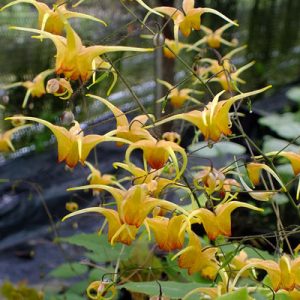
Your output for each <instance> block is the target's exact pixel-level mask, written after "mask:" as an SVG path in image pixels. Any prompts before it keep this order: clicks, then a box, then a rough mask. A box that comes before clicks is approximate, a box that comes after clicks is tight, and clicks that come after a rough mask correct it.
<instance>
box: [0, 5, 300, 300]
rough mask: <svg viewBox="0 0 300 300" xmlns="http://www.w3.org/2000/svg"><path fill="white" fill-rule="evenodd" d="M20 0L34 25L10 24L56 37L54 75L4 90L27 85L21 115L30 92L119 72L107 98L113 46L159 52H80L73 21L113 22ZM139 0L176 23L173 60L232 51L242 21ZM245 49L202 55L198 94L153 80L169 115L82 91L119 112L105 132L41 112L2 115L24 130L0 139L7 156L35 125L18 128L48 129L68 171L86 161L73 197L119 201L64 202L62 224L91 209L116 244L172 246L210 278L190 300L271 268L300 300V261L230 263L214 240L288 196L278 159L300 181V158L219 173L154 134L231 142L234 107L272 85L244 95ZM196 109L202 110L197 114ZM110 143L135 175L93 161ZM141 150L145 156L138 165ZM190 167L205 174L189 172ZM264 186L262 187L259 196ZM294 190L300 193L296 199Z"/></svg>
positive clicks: (108, 288) (101, 288)
mask: <svg viewBox="0 0 300 300" xmlns="http://www.w3.org/2000/svg"><path fill="white" fill-rule="evenodd" d="M23 2H24V3H29V4H32V5H33V6H34V7H35V8H36V9H37V11H38V29H35V28H24V27H11V29H14V30H20V31H24V32H29V33H33V34H35V36H34V38H35V39H38V40H39V41H42V42H43V40H44V39H49V40H51V41H52V42H53V43H54V45H55V48H56V53H55V54H54V57H55V66H54V67H53V69H49V70H46V71H43V72H41V73H40V74H38V75H37V76H36V77H35V78H34V79H33V80H32V81H26V82H18V83H13V84H11V85H8V86H6V88H11V87H15V86H23V87H25V88H26V89H27V92H26V95H25V100H24V101H23V104H22V107H23V108H25V107H26V105H27V102H28V100H29V97H30V96H31V97H42V96H43V95H44V94H46V93H49V94H51V95H53V96H55V97H59V98H61V99H63V100H69V101H70V100H71V99H72V95H73V87H72V86H73V83H74V82H75V81H80V82H81V83H84V85H85V84H88V83H89V81H90V80H92V84H96V83H97V80H96V79H95V76H94V75H95V72H96V70H102V71H103V70H104V71H105V72H111V73H112V74H113V76H114V82H113V84H112V86H111V88H110V89H109V92H110V91H111V89H112V87H113V85H114V83H115V81H116V80H117V74H118V72H117V71H116V70H115V69H114V66H113V65H112V63H111V62H110V61H109V60H107V58H106V56H105V55H104V54H106V53H110V52H118V51H122V52H123V51H134V52H151V51H154V49H153V48H139V47H129V46H114V45H112V46H106V45H94V46H85V45H84V44H83V42H82V40H81V38H80V37H79V35H78V34H77V33H76V31H75V30H74V29H73V28H72V26H71V25H70V24H69V22H68V19H70V18H74V17H75V18H76V17H78V18H86V19H90V20H92V21H96V22H98V23H100V24H102V25H105V26H106V23H105V22H104V21H102V20H99V19H97V18H95V17H92V16H90V15H85V14H81V13H77V12H73V11H69V10H68V9H67V6H66V5H65V4H63V5H58V4H57V5H54V6H53V8H52V9H51V8H49V7H48V6H47V5H46V4H44V3H42V2H39V1H36V0H16V1H12V2H11V3H9V4H7V5H6V6H4V7H3V8H2V9H1V11H3V10H5V9H7V8H9V7H10V6H13V5H17V4H20V3H23ZM137 2H138V3H139V4H140V5H142V6H143V7H144V8H145V9H147V10H148V11H149V13H148V15H147V16H146V18H145V20H144V22H146V20H147V18H148V16H149V15H150V14H156V15H158V16H160V17H167V18H169V19H170V20H171V21H172V22H173V24H174V40H168V39H165V40H164V41H163V45H161V46H162V47H163V48H164V51H165V54H166V53H167V56H168V57H172V58H175V59H176V57H177V55H178V54H179V51H180V50H181V49H184V48H186V49H187V50H188V51H189V50H194V51H198V50H199V48H198V47H200V46H201V47H202V46H203V45H208V47H210V48H215V49H221V46H230V47H236V46H237V41H236V40H235V39H233V40H232V41H231V42H229V41H227V40H225V39H223V38H222V34H223V32H224V31H225V30H227V29H229V28H230V27H231V26H232V25H237V24H236V22H235V21H232V20H230V19H229V18H227V17H226V16H224V15H223V14H221V13H220V12H218V11H217V10H214V9H211V8H206V7H205V8H200V7H195V3H194V1H193V0H183V2H182V7H179V8H175V7H166V6H159V7H155V8H150V7H149V6H148V5H146V4H145V3H144V2H142V1H141V0H139V1H137ZM205 13H211V14H214V15H217V16H219V17H221V18H222V19H223V20H225V21H226V22H227V23H226V24H225V25H223V26H222V27H220V28H218V29H215V30H212V29H210V28H208V27H205V26H203V25H202V24H201V21H202V20H201V19H202V15H203V14H205ZM199 30H201V31H202V32H204V34H205V36H204V37H202V38H200V39H199V40H198V41H197V42H196V43H194V44H193V45H190V44H188V43H181V41H179V40H181V38H182V36H181V34H182V35H183V37H188V36H189V35H190V34H191V33H192V31H199ZM64 32H65V34H64ZM221 44H222V45H221ZM158 48H159V47H158ZM243 49H244V47H240V48H236V49H234V50H232V51H230V52H229V53H227V54H226V55H224V56H221V54H220V57H221V58H220V57H218V58H210V57H207V58H202V59H200V61H199V64H197V68H196V69H194V70H193V72H191V74H188V75H189V78H192V82H190V83H191V86H194V88H191V86H189V87H182V86H180V83H179V84H173V83H169V82H167V81H165V80H163V79H157V84H161V85H163V86H164V87H165V88H167V89H168V92H167V93H166V94H165V95H164V97H162V98H161V99H158V100H157V101H156V102H157V103H162V102H166V101H168V100H170V103H171V105H172V107H173V109H174V113H173V114H172V115H171V116H167V117H165V118H162V119H156V116H154V115H152V114H151V113H148V112H147V111H146V110H145V111H144V110H143V111H142V113H141V114H138V115H136V116H135V117H134V118H132V119H129V118H128V117H127V116H126V113H125V112H124V111H122V110H121V109H120V108H119V107H117V106H116V105H115V104H113V103H112V102H111V101H110V100H109V99H106V98H103V97H101V96H98V95H93V94H90V93H86V94H85V95H84V97H85V99H86V100H87V101H90V102H92V101H97V103H98V104H99V105H101V107H102V108H103V110H107V111H109V112H111V113H112V114H113V121H112V123H113V125H112V127H111V128H110V130H109V131H108V132H106V133H105V134H103V135H99V134H94V133H88V132H85V131H86V128H84V127H83V126H82V125H81V124H80V123H79V122H78V121H77V120H72V126H70V128H66V127H64V126H60V125H56V124H52V123H51V122H49V121H47V120H44V119H41V118H38V117H33V116H22V115H18V116H12V117H8V118H7V119H8V120H11V121H13V122H15V123H18V122H19V123H20V125H21V126H19V127H16V128H14V129H10V130H7V131H4V132H3V133H1V134H0V151H1V152H9V151H14V147H13V145H12V142H11V138H12V136H13V135H14V133H16V132H17V131H19V130H20V129H23V128H26V127H28V126H29V125H23V124H22V122H24V121H32V122H37V123H39V124H42V125H44V126H45V127H46V128H48V129H49V130H50V131H51V132H52V133H53V135H54V136H55V138H56V140H57V148H58V150H57V151H58V162H59V163H61V162H65V164H66V165H67V166H68V167H69V168H75V167H77V165H78V163H80V164H81V165H82V166H84V167H87V168H88V170H89V172H90V175H89V176H88V178H87V180H88V182H89V184H87V185H84V186H80V187H73V188H70V189H69V191H78V190H92V192H93V195H94V196H95V197H97V196H99V195H100V194H103V193H106V192H108V193H109V194H110V195H111V198H110V199H112V200H111V201H109V203H106V204H107V205H99V206H95V207H88V208H83V209H78V205H77V204H76V203H73V202H70V203H69V204H68V205H67V209H68V210H69V211H70V213H69V214H68V215H66V216H65V217H64V218H63V221H65V220H69V219H70V218H73V217H75V216H79V215H82V214H86V213H96V214H100V215H101V216H104V218H105V222H104V225H106V224H107V225H108V229H107V237H108V241H109V242H110V243H111V245H114V244H115V243H122V244H124V245H127V246H129V245H131V244H132V243H134V241H135V240H136V239H137V237H139V235H140V234H141V233H142V232H147V233H148V236H149V239H150V240H151V238H152V237H154V243H155V244H156V246H157V248H159V249H160V250H161V251H165V252H174V251H175V252H176V251H177V253H176V254H174V256H173V257H172V260H175V259H177V261H178V266H179V267H180V268H182V269H186V270H187V272H188V274H189V275H192V274H194V273H199V274H200V275H201V276H202V277H204V278H207V279H209V280H211V281H212V282H213V283H214V286H211V287H205V288H204V287H200V288H197V289H196V290H192V291H191V292H189V293H188V294H187V296H186V298H187V297H189V296H190V295H191V294H194V293H200V294H205V295H206V296H207V297H209V298H210V299H215V298H217V297H218V296H221V295H223V294H226V293H228V292H232V291H235V290H238V289H239V288H240V287H239V284H238V280H239V278H240V277H243V276H244V277H248V278H249V279H250V280H252V281H249V282H250V283H251V282H255V280H256V278H257V277H256V274H255V271H257V270H259V269H263V270H265V271H266V273H267V277H268V279H269V280H270V283H271V289H272V290H273V291H274V293H277V292H283V293H287V294H288V295H290V296H291V297H294V296H293V295H299V287H300V272H299V269H300V258H299V257H295V258H292V257H291V256H289V255H287V254H283V253H282V255H280V257H278V259H277V261H275V260H274V261H273V260H264V259H262V258H248V257H247V255H246V252H244V251H239V249H236V251H235V253H234V255H232V256H231V257H229V258H228V257H226V255H224V253H223V252H222V248H221V247H220V245H219V241H223V242H224V241H225V242H227V241H229V239H230V237H231V236H232V223H233V218H232V213H233V212H234V211H235V210H237V209H239V208H243V209H248V210H249V211H251V213H253V214H254V213H261V212H262V211H263V209H262V208H261V207H260V205H261V203H259V202H255V200H260V201H269V200H271V199H272V198H273V196H274V195H275V194H277V193H280V192H287V187H286V185H285V183H284V182H283V181H282V180H281V178H280V177H279V176H278V174H277V171H276V168H275V166H274V159H275V158H276V157H283V158H285V159H288V160H289V162H290V163H291V165H292V168H293V171H294V175H295V176H298V175H299V173H300V154H297V153H293V152H289V151H282V152H279V153H276V152H271V153H266V154H264V155H261V156H257V157H254V156H253V157H252V159H253V161H251V162H249V163H247V164H243V167H245V168H244V169H245V172H244V173H243V172H242V171H241V170H240V169H239V166H238V164H237V162H235V165H234V164H232V166H230V167H223V168H220V167H215V166H214V162H213V161H212V162H211V164H210V165H202V164H200V165H197V166H191V164H193V162H191V160H190V158H191V157H192V154H191V153H189V152H188V151H187V150H186V149H185V148H184V147H183V146H182V144H181V140H182V139H183V138H184V137H183V136H182V135H181V134H180V130H176V131H174V132H172V131H166V132H159V133H158V131H156V129H157V128H158V127H159V126H161V125H163V124H165V123H167V122H171V121H172V122H175V125H177V122H178V123H180V126H181V127H182V126H188V125H192V126H194V127H195V128H196V130H197V131H198V133H199V135H198V136H202V137H203V139H204V141H206V142H207V144H208V145H211V143H217V142H219V141H220V140H223V141H224V140H225V141H226V140H229V139H230V138H232V137H234V131H235V129H236V128H234V127H233V126H232V125H233V124H235V125H236V127H237V128H240V127H239V117H240V115H239V113H238V112H237V111H238V104H241V103H242V102H243V100H244V99H248V98H249V97H251V96H254V95H257V94H260V93H263V92H265V91H266V90H268V89H269V88H270V86H267V87H263V88H260V89H257V90H253V91H249V92H242V91H240V90H239V88H238V87H237V84H238V83H243V80H242V79H240V78H239V75H240V74H241V73H242V72H243V71H245V70H246V69H248V68H249V67H250V66H252V65H253V64H254V62H250V63H249V64H246V65H245V66H242V67H240V68H239V69H236V68H235V67H234V65H233V64H232V62H231V59H232V57H233V55H235V54H236V53H238V52H239V51H241V50H243ZM191 69H192V68H190V69H189V71H190V70H191ZM53 74H55V78H50V79H49V80H48V82H47V84H46V85H45V80H46V78H47V77H48V76H52V75H53ZM208 78H209V79H208ZM211 82H218V83H219V84H220V86H221V87H222V90H221V91H219V90H218V92H216V93H213V92H211V94H210V95H208V96H207V95H206V94H205V92H204V89H198V88H196V84H197V85H198V84H199V83H201V84H203V83H205V84H206V85H207V86H208V84H210V83H211ZM218 88H219V86H218ZM192 94H193V95H195V96H192ZM198 95H201V96H203V95H205V96H206V97H204V96H203V99H201V101H200V100H199V99H197V98H196V97H197V96H198ZM164 104H165V103H164ZM164 104H163V105H164ZM190 105H193V106H196V107H193V108H191V107H190ZM182 109H183V111H182ZM178 110H181V111H178ZM177 128H179V126H178V127H177ZM162 131H163V130H162ZM240 133H241V134H242V137H243V138H245V139H246V135H245V134H244V132H243V130H240ZM103 142H113V143H115V145H116V147H119V148H120V147H121V149H123V150H124V151H123V152H124V153H123V155H124V159H123V161H120V162H115V163H114V165H113V166H114V168H116V169H119V170H120V169H122V170H123V171H126V172H128V173H129V175H128V174H127V176H123V177H121V178H120V177H118V176H113V175H111V174H102V173H101V170H99V169H98V167H97V166H96V164H95V165H93V164H92V163H90V162H89V161H90V157H89V156H90V152H91V151H92V150H93V149H94V148H95V147H97V146H98V145H99V144H101V143H103ZM248 143H249V141H248ZM138 152H139V153H140V156H136V157H135V159H133V156H134V155H135V154H137V153H138ZM138 158H140V159H138ZM88 159H89V161H87V160H88ZM194 167H195V168H194ZM193 168H194V169H198V171H197V172H193ZM199 170H200V171H199ZM265 178H268V179H269V181H270V182H271V183H272V184H271V188H269V187H268V186H267V185H263V184H264V183H265ZM261 186H263V188H262V190H258V187H259V188H261ZM171 189H172V190H174V191H175V193H173V196H172V194H171V193H168V192H169V191H170V190H171ZM176 191H177V192H178V191H180V193H181V194H184V197H185V198H186V199H188V205H183V204H182V203H181V202H180V199H179V197H177V194H176ZM174 194H175V195H176V196H175V197H174ZM170 195H171V196H170ZM299 195H300V188H299V187H298V191H297V197H296V198H297V199H298V198H299ZM248 196H250V197H248ZM249 200H250V202H249V203H248V202H247V201H249ZM199 225H201V226H202V227H203V232H204V233H203V235H202V237H201V238H200V234H199V232H197V231H196V230H195V229H194V228H195V227H197V226H198V227H199ZM232 270H234V271H235V272H232ZM250 283H249V286H247V293H249V295H250V294H251V293H252V292H253V288H252V287H251V286H250ZM116 284H117V283H116V282H105V281H103V280H101V281H95V282H93V283H92V284H91V285H90V286H89V287H88V289H87V294H88V296H89V298H90V299H113V298H114V297H115V294H116V293H117V291H116V289H115V285H116ZM262 288H264V287H263V286H262ZM295 297H297V296H295ZM295 299H296V298H295ZM297 299H299V298H297Z"/></svg>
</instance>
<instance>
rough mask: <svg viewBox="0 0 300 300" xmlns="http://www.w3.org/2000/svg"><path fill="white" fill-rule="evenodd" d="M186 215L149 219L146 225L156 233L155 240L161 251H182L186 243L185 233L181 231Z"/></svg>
mask: <svg viewBox="0 0 300 300" xmlns="http://www.w3.org/2000/svg"><path fill="white" fill-rule="evenodd" d="M185 218H186V217H185V216H184V215H178V216H172V217H171V218H170V219H169V218H166V217H161V216H156V217H154V218H147V219H146V223H147V225H148V226H149V227H150V229H151V230H152V231H153V232H154V236H155V240H156V243H157V245H158V247H159V248H160V249H161V250H165V251H172V250H175V249H181V248H182V247H183V243H184V231H181V230H180V229H181V227H182V224H183V222H184V221H185Z"/></svg>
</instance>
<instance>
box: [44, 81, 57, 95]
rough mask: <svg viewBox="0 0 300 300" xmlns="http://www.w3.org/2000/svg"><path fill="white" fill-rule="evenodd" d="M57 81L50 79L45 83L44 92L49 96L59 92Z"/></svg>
mask: <svg viewBox="0 0 300 300" xmlns="http://www.w3.org/2000/svg"><path fill="white" fill-rule="evenodd" d="M59 87H60V85H59V81H58V80H57V79H56V78H53V79H50V80H48V82H47V86H46V91H47V93H49V94H55V93H56V92H58V90H59Z"/></svg>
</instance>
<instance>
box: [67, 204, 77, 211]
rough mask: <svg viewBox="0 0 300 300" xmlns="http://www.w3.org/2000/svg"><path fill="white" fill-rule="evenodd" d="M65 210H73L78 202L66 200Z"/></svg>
mask: <svg viewBox="0 0 300 300" xmlns="http://www.w3.org/2000/svg"><path fill="white" fill-rule="evenodd" d="M66 210H67V211H69V212H74V211H76V210H78V204H77V203H76V202H67V203H66Z"/></svg>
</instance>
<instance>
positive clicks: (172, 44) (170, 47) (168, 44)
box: [163, 39, 200, 59]
mask: <svg viewBox="0 0 300 300" xmlns="http://www.w3.org/2000/svg"><path fill="white" fill-rule="evenodd" d="M183 49H190V50H195V51H197V50H200V49H198V48H196V46H194V47H193V46H192V45H190V44H185V43H181V42H176V41H174V40H170V39H165V45H164V47H163V52H164V56H165V57H167V58H170V59H175V58H176V56H177V55H179V53H180V52H181V50H183Z"/></svg>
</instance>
